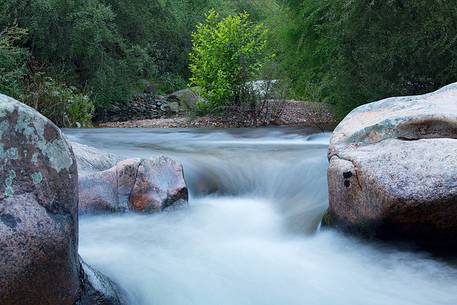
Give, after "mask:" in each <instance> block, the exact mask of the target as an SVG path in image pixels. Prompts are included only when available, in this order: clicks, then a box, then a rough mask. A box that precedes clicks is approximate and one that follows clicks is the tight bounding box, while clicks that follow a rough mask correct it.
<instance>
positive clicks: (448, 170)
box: [326, 84, 457, 248]
mask: <svg viewBox="0 0 457 305" xmlns="http://www.w3.org/2000/svg"><path fill="white" fill-rule="evenodd" d="M456 152H457V84H452V85H450V86H447V87H444V88H442V89H441V90H438V91H436V92H434V93H431V94H427V95H422V96H413V97H397V98H389V99H385V100H382V101H379V102H375V103H371V104H367V105H364V106H361V107H359V108H357V109H355V110H353V111H352V112H351V113H350V114H349V115H348V116H347V117H346V118H345V119H344V120H343V121H342V122H341V123H340V125H339V126H338V127H337V128H336V129H335V131H334V134H333V137H332V139H331V143H330V148H329V160H330V165H329V170H328V181H329V200H330V208H329V213H328V215H327V217H326V220H327V222H329V223H332V224H334V225H336V226H339V227H342V228H345V229H348V230H350V231H354V232H358V233H362V234H363V235H366V236H373V237H380V238H385V239H389V240H390V239H393V240H409V241H415V242H419V243H421V244H423V245H426V246H442V245H445V246H446V247H449V248H451V247H455V246H457V221H456V219H457V153H456Z"/></svg>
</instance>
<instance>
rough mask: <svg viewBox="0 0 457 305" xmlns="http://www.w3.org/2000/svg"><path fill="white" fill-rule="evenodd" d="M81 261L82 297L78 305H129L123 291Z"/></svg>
mask: <svg viewBox="0 0 457 305" xmlns="http://www.w3.org/2000/svg"><path fill="white" fill-rule="evenodd" d="M80 260H81V275H80V277H81V284H82V288H81V295H80V298H79V300H78V302H77V303H76V305H124V304H127V301H126V300H125V298H124V296H123V294H122V293H120V291H121V289H120V288H119V287H118V286H117V285H116V284H114V283H113V282H111V281H110V280H109V279H108V278H107V277H106V276H104V275H103V274H101V273H100V272H98V271H96V270H95V269H93V268H92V267H91V266H89V265H88V264H86V263H85V262H84V261H83V260H82V259H80Z"/></svg>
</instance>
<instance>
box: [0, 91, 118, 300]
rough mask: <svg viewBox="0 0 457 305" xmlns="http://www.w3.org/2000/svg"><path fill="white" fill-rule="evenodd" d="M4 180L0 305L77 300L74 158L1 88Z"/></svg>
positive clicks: (47, 126)
mask: <svg viewBox="0 0 457 305" xmlns="http://www.w3.org/2000/svg"><path fill="white" fill-rule="evenodd" d="M0 182H1V183H0V304H2V305H16V304H17V305H24V304H40V305H66V304H68V305H73V304H75V302H76V301H77V300H78V299H79V297H80V294H81V279H80V262H79V257H78V253H77V249H78V213H77V208H78V174H77V168H76V160H75V157H74V155H73V152H72V149H71V147H70V146H69V145H68V143H67V142H66V141H65V139H64V137H63V135H62V134H61V132H60V130H59V129H58V128H57V127H56V126H55V125H54V124H53V123H51V122H50V121H49V120H48V119H46V118H45V117H43V116H42V115H41V114H39V113H38V112H36V111H35V110H33V109H32V108H30V107H28V106H26V105H23V104H21V103H19V102H18V101H16V100H14V99H11V98H9V97H7V96H5V95H1V94H0ZM80 304H92V303H80ZM107 304H108V303H107ZM110 304H111V303H110Z"/></svg>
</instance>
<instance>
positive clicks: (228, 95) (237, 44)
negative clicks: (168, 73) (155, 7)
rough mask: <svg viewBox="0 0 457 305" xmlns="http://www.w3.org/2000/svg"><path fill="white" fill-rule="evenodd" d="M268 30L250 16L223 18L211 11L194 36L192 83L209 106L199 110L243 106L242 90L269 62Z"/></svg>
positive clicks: (191, 56)
mask: <svg viewBox="0 0 457 305" xmlns="http://www.w3.org/2000/svg"><path fill="white" fill-rule="evenodd" d="M267 35H268V31H267V30H266V29H265V28H264V27H263V26H262V25H255V24H253V23H251V22H250V21H249V15H248V14H247V13H241V14H238V15H234V16H228V17H226V18H223V19H221V18H220V17H219V14H218V13H217V12H216V11H214V10H211V11H210V12H209V13H208V15H207V18H206V22H204V23H200V24H199V25H198V26H197V29H196V31H195V32H194V33H193V34H192V43H193V47H192V52H191V53H190V62H191V63H190V72H191V75H192V76H191V78H190V84H189V86H195V87H198V88H199V92H198V93H199V94H200V95H201V96H202V97H204V98H205V99H207V100H208V103H199V104H197V107H200V110H204V111H217V110H220V108H221V107H223V106H227V105H233V104H239V103H240V98H241V95H240V93H241V90H242V88H243V86H244V84H245V82H246V81H247V80H250V79H252V78H254V77H255V76H256V75H257V74H258V73H259V71H260V70H261V68H262V67H263V66H264V64H265V63H267V62H268V61H270V60H271V56H270V55H268V53H267Z"/></svg>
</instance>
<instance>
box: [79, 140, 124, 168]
mask: <svg viewBox="0 0 457 305" xmlns="http://www.w3.org/2000/svg"><path fill="white" fill-rule="evenodd" d="M70 145H71V146H72V148H73V152H74V154H75V156H76V162H77V164H78V173H90V172H98V171H104V170H107V169H110V168H111V167H113V166H114V165H116V163H117V162H118V161H119V158H118V157H117V156H115V155H113V154H110V153H107V152H104V151H101V150H98V149H96V148H94V147H91V146H87V145H84V144H79V143H76V142H70Z"/></svg>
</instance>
